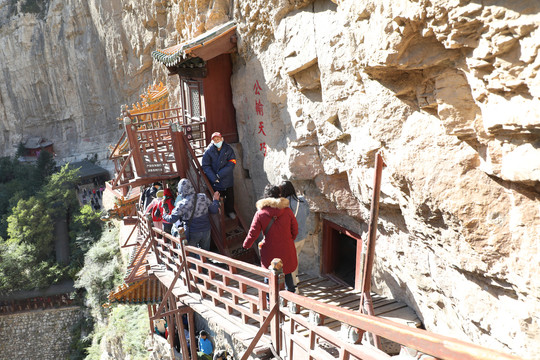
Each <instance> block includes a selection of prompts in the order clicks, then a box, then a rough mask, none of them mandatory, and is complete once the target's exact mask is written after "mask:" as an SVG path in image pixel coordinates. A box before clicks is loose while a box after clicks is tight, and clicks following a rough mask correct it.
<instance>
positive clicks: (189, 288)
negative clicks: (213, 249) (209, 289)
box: [180, 238, 193, 292]
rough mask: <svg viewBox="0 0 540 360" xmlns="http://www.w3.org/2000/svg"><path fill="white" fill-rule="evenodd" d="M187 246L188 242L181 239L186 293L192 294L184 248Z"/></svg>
mask: <svg viewBox="0 0 540 360" xmlns="http://www.w3.org/2000/svg"><path fill="white" fill-rule="evenodd" d="M187 244H188V241H187V239H185V238H184V239H181V240H180V251H181V252H182V257H183V264H184V266H183V268H184V272H185V274H186V282H187V288H188V291H189V292H192V291H193V290H192V285H191V281H190V279H191V274H190V272H189V264H188V262H187V254H186V248H185V246H186V245H187Z"/></svg>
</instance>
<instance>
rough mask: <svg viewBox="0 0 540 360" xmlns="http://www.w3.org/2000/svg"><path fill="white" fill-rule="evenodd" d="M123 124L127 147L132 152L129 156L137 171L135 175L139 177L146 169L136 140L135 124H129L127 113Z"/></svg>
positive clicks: (129, 118) (129, 117) (129, 119)
mask: <svg viewBox="0 0 540 360" xmlns="http://www.w3.org/2000/svg"><path fill="white" fill-rule="evenodd" d="M124 126H125V129H126V135H127V138H128V143H129V148H130V150H131V153H132V157H131V158H132V160H133V165H134V167H135V171H136V172H137V176H139V177H140V176H142V175H145V174H146V170H145V168H144V163H143V161H142V156H141V149H140V148H139V142H138V140H137V131H136V129H137V128H136V126H135V125H132V124H131V116H130V115H129V114H126V116H125V117H124Z"/></svg>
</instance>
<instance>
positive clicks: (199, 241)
mask: <svg viewBox="0 0 540 360" xmlns="http://www.w3.org/2000/svg"><path fill="white" fill-rule="evenodd" d="M186 237H187V241H188V245H189V246H197V247H198V248H201V249H203V250H210V230H206V231H200V232H189V233H188V234H187V236H186ZM194 255H195V257H196V258H197V259H200V257H199V255H197V254H194Z"/></svg>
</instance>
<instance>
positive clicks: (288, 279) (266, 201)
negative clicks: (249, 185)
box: [243, 185, 298, 292]
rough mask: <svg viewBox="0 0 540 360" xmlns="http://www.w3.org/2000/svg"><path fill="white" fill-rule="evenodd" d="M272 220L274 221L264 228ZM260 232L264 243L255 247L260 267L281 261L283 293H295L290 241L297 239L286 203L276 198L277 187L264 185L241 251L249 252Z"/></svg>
mask: <svg viewBox="0 0 540 360" xmlns="http://www.w3.org/2000/svg"><path fill="white" fill-rule="evenodd" d="M272 219H274V221H273V223H272V224H271V225H270V228H268V225H269V224H270V222H271V221H272ZM261 231H263V232H264V239H263V240H262V241H261V243H260V244H259V247H260V250H261V266H263V267H265V268H267V269H268V267H269V266H270V263H271V262H272V260H273V259H274V258H279V259H281V260H282V261H283V273H284V274H285V289H287V290H288V291H291V292H295V290H296V286H295V285H294V281H293V278H292V272H293V271H294V270H296V268H297V266H298V258H297V256H296V248H295V246H294V239H296V236H297V235H298V223H297V222H296V218H295V217H294V214H293V212H292V210H291V209H290V208H289V200H287V199H285V198H282V197H280V190H279V187H277V186H273V185H267V186H266V188H265V189H264V198H263V199H261V200H259V201H257V212H256V213H255V216H254V217H253V221H252V222H251V227H250V229H249V232H248V235H247V237H246V239H245V240H244V243H243V247H244V248H245V249H249V248H250V247H251V246H252V245H253V243H254V242H255V240H257V238H258V237H259V234H260V233H261Z"/></svg>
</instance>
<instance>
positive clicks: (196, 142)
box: [110, 108, 206, 188]
mask: <svg viewBox="0 0 540 360" xmlns="http://www.w3.org/2000/svg"><path fill="white" fill-rule="evenodd" d="M200 120H202V121H199V122H191V123H187V121H192V120H191V119H187V120H186V119H185V118H184V117H183V114H182V108H172V109H165V110H156V111H151V112H146V113H141V114H137V115H129V114H127V115H126V117H125V118H124V126H125V132H124V134H123V135H122V137H121V138H120V140H119V141H118V143H117V144H116V146H115V147H114V149H113V153H112V154H111V156H110V158H111V160H113V162H114V164H115V172H116V176H115V178H114V179H113V180H112V182H111V185H112V187H113V188H117V187H119V186H125V185H128V184H130V183H131V182H132V181H133V180H135V179H139V180H141V179H142V181H143V182H144V179H154V178H167V177H176V176H178V173H179V170H180V169H178V165H177V160H176V157H178V156H179V154H178V153H177V152H176V151H175V145H174V138H173V132H175V131H178V130H181V131H182V132H183V133H184V134H185V136H186V138H187V140H188V142H189V144H190V146H189V147H190V148H192V149H193V150H194V151H195V152H196V153H199V154H202V152H203V151H204V149H205V147H206V137H205V127H206V121H204V118H201V119H200ZM126 138H127V141H128V143H129V153H128V154H122V155H121V156H119V155H117V154H115V151H116V150H117V149H118V148H119V146H120V145H121V143H123V142H124V141H125V139H126ZM137 185H139V184H137Z"/></svg>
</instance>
